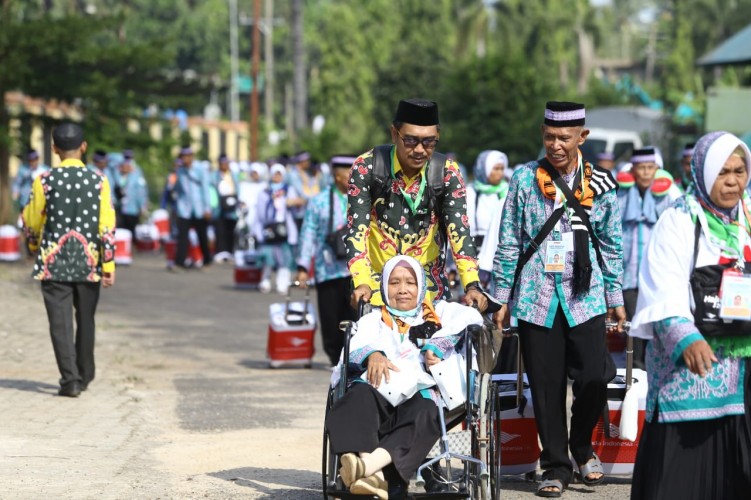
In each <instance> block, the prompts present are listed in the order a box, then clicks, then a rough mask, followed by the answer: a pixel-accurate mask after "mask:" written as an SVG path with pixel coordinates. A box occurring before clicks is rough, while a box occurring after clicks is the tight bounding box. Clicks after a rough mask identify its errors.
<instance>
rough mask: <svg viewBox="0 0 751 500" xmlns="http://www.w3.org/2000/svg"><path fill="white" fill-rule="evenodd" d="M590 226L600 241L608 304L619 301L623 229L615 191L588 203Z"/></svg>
mask: <svg viewBox="0 0 751 500" xmlns="http://www.w3.org/2000/svg"><path fill="white" fill-rule="evenodd" d="M590 219H591V222H592V229H593V230H594V232H595V235H596V236H597V239H598V240H599V242H600V252H601V253H602V260H603V263H602V266H603V267H602V277H603V280H604V282H605V300H606V302H607V305H608V307H617V306H622V305H623V292H622V285H623V233H622V228H621V212H620V203H619V202H618V195H617V194H616V192H615V191H614V190H613V191H608V192H606V193H603V194H602V195H600V196H597V197H595V200H594V203H593V204H592V216H591V217H590Z"/></svg>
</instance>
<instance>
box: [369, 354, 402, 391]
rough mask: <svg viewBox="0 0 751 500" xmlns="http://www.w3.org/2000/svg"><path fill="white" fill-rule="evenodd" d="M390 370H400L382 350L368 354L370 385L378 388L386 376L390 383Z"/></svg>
mask: <svg viewBox="0 0 751 500" xmlns="http://www.w3.org/2000/svg"><path fill="white" fill-rule="evenodd" d="M389 370H394V371H395V372H398V371H399V368H397V367H396V366H395V365H394V364H393V363H392V362H391V361H389V359H388V358H387V357H386V356H384V355H383V354H381V353H380V352H374V353H373V354H371V355H370V356H368V382H369V383H370V385H372V386H373V387H375V388H376V389H377V388H378V386H380V385H381V380H383V378H384V377H385V378H386V383H388V382H389V380H390V379H391V374H390V373H389Z"/></svg>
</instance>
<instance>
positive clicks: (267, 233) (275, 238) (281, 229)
mask: <svg viewBox="0 0 751 500" xmlns="http://www.w3.org/2000/svg"><path fill="white" fill-rule="evenodd" d="M268 193H269V202H268V204H267V205H266V213H265V214H264V215H265V217H266V221H267V222H266V223H265V224H264V225H263V243H268V244H270V245H278V244H280V243H287V238H288V237H289V235H288V234H287V223H286V222H276V220H275V219H276V208H275V207H274V194H273V193H272V192H271V190H270V189H269V190H268ZM285 193H286V189H285ZM269 210H270V211H271V216H269ZM269 220H270V221H271V222H268V221H269Z"/></svg>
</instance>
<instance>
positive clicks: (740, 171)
mask: <svg viewBox="0 0 751 500" xmlns="http://www.w3.org/2000/svg"><path fill="white" fill-rule="evenodd" d="M747 183H748V172H747V171H746V162H745V161H744V160H743V158H741V157H740V156H738V155H736V154H732V155H730V158H728V160H727V161H726V162H725V165H724V166H723V167H722V170H720V174H719V175H718V176H717V180H716V181H715V182H714V185H713V186H712V191H711V192H710V193H709V199H711V200H712V203H714V204H715V205H717V206H718V207H720V208H733V207H734V206H736V205H737V204H738V202H739V201H740V199H741V197H742V196H743V190H744V189H746V184H747Z"/></svg>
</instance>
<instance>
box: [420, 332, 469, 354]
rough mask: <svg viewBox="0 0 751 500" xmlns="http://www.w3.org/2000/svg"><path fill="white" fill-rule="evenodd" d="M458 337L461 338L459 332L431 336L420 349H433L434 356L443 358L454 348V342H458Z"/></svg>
mask: <svg viewBox="0 0 751 500" xmlns="http://www.w3.org/2000/svg"><path fill="white" fill-rule="evenodd" d="M459 339H461V335H460V334H456V335H447V336H446V337H439V338H432V339H430V340H428V341H427V342H426V343H425V346H424V347H423V348H422V349H421V350H422V351H423V352H425V351H433V353H434V354H435V355H436V356H438V357H439V358H441V359H443V358H445V357H446V355H447V354H449V352H451V351H453V350H454V348H455V347H456V344H457V343H459Z"/></svg>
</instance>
